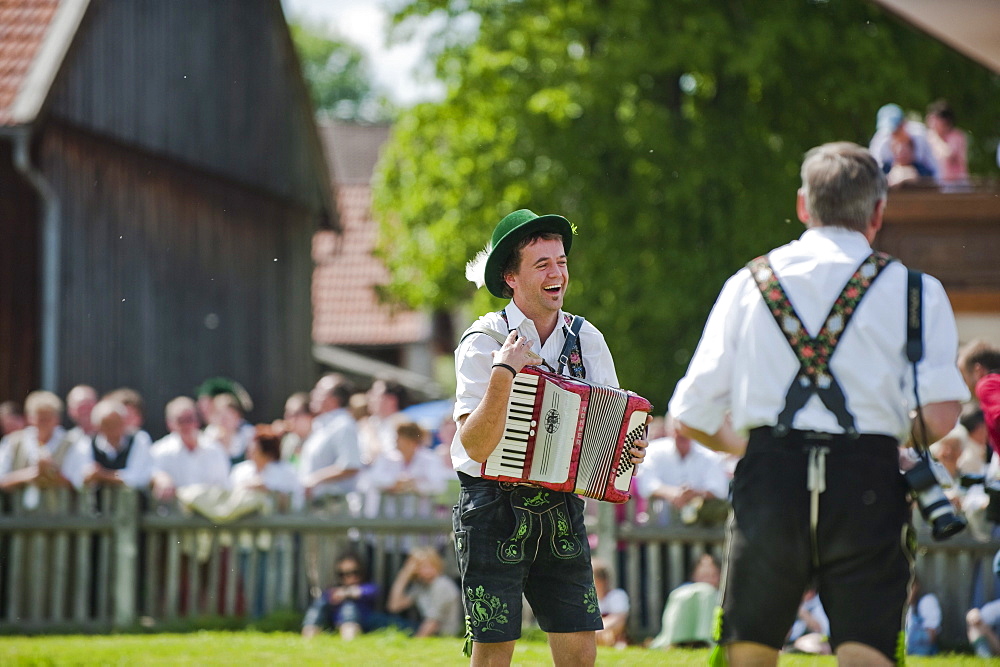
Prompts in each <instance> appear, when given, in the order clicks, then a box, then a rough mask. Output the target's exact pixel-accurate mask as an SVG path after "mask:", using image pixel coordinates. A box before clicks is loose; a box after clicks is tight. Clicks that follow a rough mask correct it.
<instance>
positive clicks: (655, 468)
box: [637, 438, 729, 499]
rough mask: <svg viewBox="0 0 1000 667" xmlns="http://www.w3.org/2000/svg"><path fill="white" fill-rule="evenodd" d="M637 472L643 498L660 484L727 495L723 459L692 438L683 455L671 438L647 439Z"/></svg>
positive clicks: (717, 495)
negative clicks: (647, 443)
mask: <svg viewBox="0 0 1000 667" xmlns="http://www.w3.org/2000/svg"><path fill="white" fill-rule="evenodd" d="M637 475H638V476H637V483H638V485H639V486H638V489H639V495H641V496H642V497H644V498H649V497H650V494H652V493H653V492H654V491H656V490H657V489H658V488H660V487H661V486H687V487H689V488H691V489H694V490H695V491H708V492H710V493H711V494H712V495H713V496H715V497H716V498H723V499H725V498H726V497H727V496H728V495H729V477H728V475H727V474H726V465H725V461H724V459H723V458H722V457H721V456H720V455H719V454H717V453H715V452H713V451H712V450H710V449H708V448H707V447H705V446H704V445H702V444H700V443H697V442H693V441H692V442H691V449H689V450H688V453H687V456H684V457H682V456H681V455H680V452H678V451H677V444H676V443H675V441H674V439H673V438H657V439H656V440H651V441H650V443H649V446H648V447H647V448H646V458H645V459H643V461H642V465H641V466H638V468H637Z"/></svg>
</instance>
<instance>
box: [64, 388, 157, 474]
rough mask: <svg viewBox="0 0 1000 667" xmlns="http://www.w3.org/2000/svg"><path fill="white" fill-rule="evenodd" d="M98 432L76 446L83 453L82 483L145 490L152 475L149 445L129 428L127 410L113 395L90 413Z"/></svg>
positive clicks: (98, 404)
mask: <svg viewBox="0 0 1000 667" xmlns="http://www.w3.org/2000/svg"><path fill="white" fill-rule="evenodd" d="M91 419H93V422H94V425H95V426H96V427H97V434H96V435H94V437H92V438H82V439H81V440H80V441H78V442H77V444H76V448H77V450H78V451H79V452H80V454H81V455H82V456H83V457H84V460H85V461H86V463H85V464H84V466H83V483H84V484H87V485H94V486H99V485H106V486H127V487H129V488H132V489H137V490H145V489H147V488H148V487H149V483H150V480H151V479H152V475H153V458H152V454H151V452H150V449H151V445H150V443H149V441H148V439H146V438H141V437H139V435H138V432H136V431H132V432H131V433H130V432H129V430H128V410H127V409H126V407H125V405H124V404H123V403H120V402H119V401H117V400H115V399H114V398H103V399H101V400H100V401H98V403H97V405H95V406H94V410H93V412H92V413H91Z"/></svg>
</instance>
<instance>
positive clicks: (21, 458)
mask: <svg viewBox="0 0 1000 667" xmlns="http://www.w3.org/2000/svg"><path fill="white" fill-rule="evenodd" d="M62 411H63V402H62V399H60V398H59V397H58V396H56V395H55V394H53V393H52V392H50V391H33V392H31V393H30V394H28V397H27V399H25V401H24V412H25V417H26V418H27V421H28V426H27V427H25V428H23V429H21V430H20V431H17V432H15V433H12V434H11V435H10V436H9V439H8V441H7V446H6V447H4V449H3V451H2V452H0V491H12V490H14V489H18V488H21V487H33V488H34V489H36V492H37V490H38V489H52V488H60V487H63V488H65V487H70V486H72V483H71V482H70V477H75V476H76V475H75V472H74V471H71V470H70V469H69V468H70V466H72V465H75V464H76V463H78V460H76V459H74V457H72V456H70V453H71V452H72V450H73V446H74V442H73V440H72V439H71V438H68V437H67V433H66V430H65V429H63V427H62V426H60V425H59V422H60V420H61V419H62ZM26 503H27V504H28V505H36V504H37V498H30V496H29V497H28V498H26Z"/></svg>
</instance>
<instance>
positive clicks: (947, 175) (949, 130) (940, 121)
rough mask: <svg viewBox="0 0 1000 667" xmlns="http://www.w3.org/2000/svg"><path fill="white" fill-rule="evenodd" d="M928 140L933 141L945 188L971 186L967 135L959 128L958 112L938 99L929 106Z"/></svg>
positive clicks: (940, 179)
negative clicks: (956, 125)
mask: <svg viewBox="0 0 1000 667" xmlns="http://www.w3.org/2000/svg"><path fill="white" fill-rule="evenodd" d="M926 120H927V128H928V129H929V130H930V131H929V132H928V133H927V140H928V141H929V142H930V145H931V150H932V151H933V152H934V158H935V159H936V160H937V163H938V167H939V168H940V173H939V174H938V181H940V182H941V184H942V185H944V186H963V185H968V183H969V167H968V161H969V159H968V150H969V149H968V141H967V139H966V138H965V132H963V131H962V130H960V129H958V128H957V127H955V112H954V110H952V108H951V105H950V104H948V102H947V100H936V101H934V102H931V103H930V105H928V107H927V118H926Z"/></svg>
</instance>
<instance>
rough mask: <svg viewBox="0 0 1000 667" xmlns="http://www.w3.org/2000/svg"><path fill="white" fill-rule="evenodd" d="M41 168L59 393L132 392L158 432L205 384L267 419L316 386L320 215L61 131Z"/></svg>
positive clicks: (47, 143)
mask: <svg viewBox="0 0 1000 667" xmlns="http://www.w3.org/2000/svg"><path fill="white" fill-rule="evenodd" d="M40 163H41V165H42V169H43V171H44V172H45V174H46V176H47V178H48V179H49V180H50V181H51V183H52V185H53V187H54V188H55V189H56V191H57V192H58V193H59V196H60V199H61V201H62V221H61V222H62V248H63V253H62V254H63V263H62V276H61V285H62V289H61V292H60V293H61V297H62V307H61V312H60V324H61V327H60V329H61V330H60V336H59V339H60V343H61V344H60V349H59V355H60V379H59V385H60V391H62V392H65V391H66V390H68V389H69V388H70V387H71V386H73V385H74V384H76V383H80V382H84V383H88V384H92V385H94V386H95V387H97V388H98V390H99V391H105V390H109V389H113V388H115V387H117V386H123V385H124V386H131V387H134V388H135V389H137V390H139V391H140V392H141V393H142V394H143V396H144V398H145V399H146V403H147V406H148V408H147V418H148V421H149V424H150V430H151V432H153V433H154V434H155V433H157V432H159V433H163V432H164V429H163V414H162V412H163V410H162V408H163V406H164V405H165V404H166V402H167V401H169V400H170V399H171V398H173V397H174V396H177V395H180V394H186V395H190V394H191V393H192V392H193V390H194V387H195V386H196V385H197V384H199V383H200V382H201V381H202V380H203V379H204V378H205V377H208V376H212V375H226V376H230V377H233V378H235V379H237V380H238V381H239V382H241V383H242V384H243V385H244V386H245V387H246V388H247V390H248V391H249V392H250V394H251V395H252V396H253V397H254V399H255V402H256V404H257V406H256V408H255V412H254V413H253V414H252V415H251V418H254V417H256V418H258V419H259V420H266V421H270V420H271V419H273V418H274V416H276V415H279V414H281V410H282V405H283V402H284V400H285V398H287V396H288V395H289V394H291V393H292V392H294V391H299V390H302V389H304V388H306V387H308V386H309V384H311V382H312V380H313V370H314V367H313V363H312V361H311V358H310V349H311V347H310V345H311V343H310V322H311V318H310V294H309V284H310V276H311V271H312V263H311V258H310V243H311V235H312V232H313V230H314V228H315V224H316V223H315V218H314V216H313V214H311V213H310V212H309V211H307V210H305V209H304V208H302V207H299V206H296V205H294V204H292V203H291V202H289V201H287V200H283V199H278V198H276V197H274V196H272V195H268V194H267V193H264V192H261V191H258V190H253V189H250V188H248V187H246V186H245V185H242V184H240V183H236V182H232V181H226V180H223V179H221V178H217V177H212V176H208V175H206V174H200V173H198V172H194V171H191V170H190V169H187V168H184V166H183V165H179V164H177V163H175V162H171V161H168V160H164V159H162V158H153V157H151V156H149V155H146V154H143V153H139V152H136V151H134V150H131V149H130V148H128V147H125V146H121V145H117V144H114V143H111V142H108V141H107V140H106V139H98V138H96V137H94V136H92V135H90V134H87V133H84V132H82V131H80V130H78V129H76V128H72V127H69V126H66V125H62V124H56V123H52V124H50V126H49V128H48V129H47V131H46V134H45V140H44V144H43V147H42V151H41V159H40Z"/></svg>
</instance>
